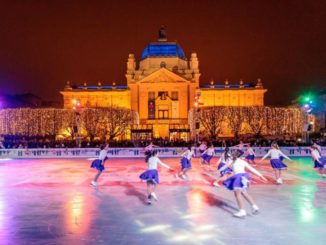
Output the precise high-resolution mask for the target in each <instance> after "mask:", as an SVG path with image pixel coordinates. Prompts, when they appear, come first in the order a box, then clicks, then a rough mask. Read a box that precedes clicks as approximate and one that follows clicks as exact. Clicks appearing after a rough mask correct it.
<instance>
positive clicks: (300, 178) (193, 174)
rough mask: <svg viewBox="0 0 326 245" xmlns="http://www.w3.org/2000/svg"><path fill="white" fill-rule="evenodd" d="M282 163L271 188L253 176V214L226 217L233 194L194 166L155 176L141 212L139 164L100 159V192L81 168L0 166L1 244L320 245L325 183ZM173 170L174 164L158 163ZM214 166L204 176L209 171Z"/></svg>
mask: <svg viewBox="0 0 326 245" xmlns="http://www.w3.org/2000/svg"><path fill="white" fill-rule="evenodd" d="M294 160H295V161H294V162H288V161H285V163H286V164H287V165H288V167H289V170H288V171H286V172H284V176H283V177H284V180H285V183H284V185H282V186H279V185H275V184H274V176H273V172H272V169H271V167H270V165H269V161H264V162H263V163H262V164H258V166H257V167H256V168H257V169H258V170H259V171H260V172H261V173H263V174H264V175H265V176H266V177H267V178H268V183H262V182H261V181H259V180H258V179H257V178H256V177H255V176H254V175H253V174H251V177H252V183H251V186H250V192H251V194H252V195H253V197H254V198H255V201H256V203H257V204H258V206H259V207H260V213H259V214H258V215H251V214H250V207H249V206H248V205H247V208H246V209H247V212H248V213H249V215H248V216H247V217H246V218H245V219H239V218H234V217H233V216H232V213H234V212H236V211H237V205H236V202H235V199H234V196H233V193H232V192H230V191H228V190H226V189H225V188H223V187H220V188H216V187H213V186H212V185H211V184H212V182H213V178H212V177H213V176H214V171H209V170H205V169H203V168H202V167H201V166H200V164H199V159H193V161H192V164H193V169H192V170H191V171H190V172H189V180H187V181H185V180H182V179H177V178H176V177H175V175H174V174H175V173H174V172H171V171H169V170H166V169H164V168H160V169H159V172H160V182H161V183H160V185H159V187H158V189H157V191H156V193H157V195H158V198H159V200H158V202H154V203H153V204H152V205H147V204H146V185H145V184H144V183H142V182H140V180H139V178H138V176H139V175H140V174H141V173H142V172H143V171H144V170H146V164H145V162H144V159H109V160H108V161H107V162H106V170H105V173H104V174H103V175H102V176H101V177H100V180H99V187H98V188H93V187H91V186H90V185H89V183H90V181H91V180H92V178H93V177H94V175H95V170H94V169H90V168H89V166H90V163H91V160H90V159H88V160H87V159H58V160H55V159H47V160H46V159H44V160H42V159H37V160H10V159H7V160H6V159H2V160H1V159H0V186H1V191H0V237H1V239H0V243H1V245H2V244H6V245H8V244H9V245H11V244H14V245H16V244H17V245H18V244H19V245H20V244H128V245H134V244H135V245H137V244H142V245H144V244H150V245H154V244H209V245H211V244H233V245H234V244H264V245H265V244H273V245H275V244H305V245H306V244H309V243H310V244H314V245H317V244H325V241H326V235H325V234H326V180H325V179H322V178H321V177H320V176H319V175H318V173H317V172H316V171H315V170H314V169H313V168H312V166H313V163H312V160H311V158H294ZM162 161H163V162H165V163H167V164H169V165H171V166H172V167H173V168H175V169H179V168H180V167H179V161H180V159H178V158H175V159H172V158H168V159H164V158H163V159H162ZM215 162H216V159H214V160H213V161H212V163H214V164H213V165H212V170H213V169H214V170H215V169H216V166H215Z"/></svg>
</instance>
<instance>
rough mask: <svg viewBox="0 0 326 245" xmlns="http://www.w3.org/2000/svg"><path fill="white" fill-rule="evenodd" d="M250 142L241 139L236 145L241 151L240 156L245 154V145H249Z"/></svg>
mask: <svg viewBox="0 0 326 245" xmlns="http://www.w3.org/2000/svg"><path fill="white" fill-rule="evenodd" d="M249 145H250V144H249V143H243V141H240V143H239V144H238V145H235V147H237V151H238V152H239V153H240V156H242V155H243V154H244V149H243V148H244V147H246V146H249Z"/></svg>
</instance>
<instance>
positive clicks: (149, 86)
mask: <svg viewBox="0 0 326 245" xmlns="http://www.w3.org/2000/svg"><path fill="white" fill-rule="evenodd" d="M200 75H201V74H200V71H199V60H198V57H197V54H196V53H192V54H191V56H190V59H189V60H188V59H187V58H186V56H185V55H184V52H183V51H182V49H181V47H180V46H179V44H178V43H176V42H168V41H167V39H166V36H165V35H164V33H163V35H162V33H161V31H160V38H159V40H158V41H157V42H152V43H150V44H148V45H147V46H146V47H145V49H144V50H143V52H142V54H141V59H140V62H139V63H138V64H137V62H136V59H135V56H134V54H129V56H128V61H127V71H126V80H127V84H126V86H115V84H113V85H112V86H102V85H101V84H98V86H87V85H86V84H84V86H77V87H72V86H70V84H67V85H66V87H65V89H64V91H61V94H62V95H63V98H64V108H72V107H73V104H72V100H73V99H77V100H79V101H80V103H81V105H82V107H109V106H111V105H117V106H121V107H125V108H130V109H132V110H134V111H136V112H138V114H139V119H140V120H139V122H140V125H137V126H135V127H134V128H133V130H134V132H139V134H142V133H144V132H148V130H149V131H151V133H152V136H153V137H162V138H166V137H168V138H170V139H173V138H183V139H185V140H188V139H189V137H190V134H189V131H190V130H189V125H188V114H189V110H190V109H191V108H193V107H194V102H195V96H200V102H201V103H200V106H261V105H264V93H265V92H266V89H264V88H263V86H262V83H261V81H260V80H258V82H257V83H256V84H255V85H248V84H244V83H243V82H242V81H240V83H239V84H229V82H228V81H226V82H225V83H224V84H214V82H211V83H210V84H209V85H207V86H200V81H199V78H200ZM149 126H150V127H149ZM137 130H138V131H137ZM146 130H147V131H146Z"/></svg>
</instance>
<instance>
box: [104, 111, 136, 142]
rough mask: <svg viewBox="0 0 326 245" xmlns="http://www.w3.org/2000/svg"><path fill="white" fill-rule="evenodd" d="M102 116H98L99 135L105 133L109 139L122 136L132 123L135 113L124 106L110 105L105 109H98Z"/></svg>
mask: <svg viewBox="0 0 326 245" xmlns="http://www.w3.org/2000/svg"><path fill="white" fill-rule="evenodd" d="M98 110H99V111H100V113H101V114H102V115H103V117H101V118H100V124H101V125H100V126H99V127H98V129H100V132H101V135H103V134H106V135H107V136H108V137H109V140H113V139H114V138H116V137H119V136H122V135H123V134H124V133H125V132H126V130H127V129H128V128H129V127H130V125H131V124H133V123H134V122H135V121H136V120H137V119H136V114H135V113H134V112H133V111H132V110H130V109H126V108H122V107H118V106H110V107H109V108H105V109H98Z"/></svg>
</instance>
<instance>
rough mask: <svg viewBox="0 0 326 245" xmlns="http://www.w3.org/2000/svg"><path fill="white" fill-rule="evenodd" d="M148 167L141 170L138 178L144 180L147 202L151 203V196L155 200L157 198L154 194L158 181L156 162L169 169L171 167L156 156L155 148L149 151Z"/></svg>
mask: <svg viewBox="0 0 326 245" xmlns="http://www.w3.org/2000/svg"><path fill="white" fill-rule="evenodd" d="M147 164H148V169H147V170H146V171H145V172H143V173H142V174H141V175H140V176H139V178H140V179H141V180H143V181H145V182H146V184H147V203H148V204H151V203H152V198H153V199H154V200H155V201H157V200H158V198H157V196H156V194H155V189H156V186H157V184H158V183H159V175H158V171H157V164H159V165H161V166H163V167H165V168H167V169H171V167H170V166H169V165H167V164H165V163H163V162H161V160H160V159H159V158H158V152H157V151H156V150H153V151H152V152H151V153H150V156H149V157H148V160H147Z"/></svg>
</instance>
